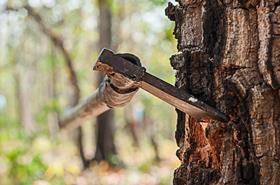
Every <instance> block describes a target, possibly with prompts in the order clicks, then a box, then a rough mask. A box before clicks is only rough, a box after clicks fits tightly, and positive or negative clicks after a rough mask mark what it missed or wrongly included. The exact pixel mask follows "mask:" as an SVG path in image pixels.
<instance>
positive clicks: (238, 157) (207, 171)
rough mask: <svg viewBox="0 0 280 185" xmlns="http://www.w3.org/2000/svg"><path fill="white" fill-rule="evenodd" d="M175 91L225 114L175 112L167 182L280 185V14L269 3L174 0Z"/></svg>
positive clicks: (276, 5) (170, 12)
mask: <svg viewBox="0 0 280 185" xmlns="http://www.w3.org/2000/svg"><path fill="white" fill-rule="evenodd" d="M177 1H178V2H179V4H178V5H176V6H174V5H172V4H171V3H170V4H169V6H168V8H167V9H166V14H167V15H168V17H169V18H170V19H171V20H173V21H175V23H176V27H175V31H174V35H175V37H176V39H177V40H178V50H179V51H180V53H179V54H176V55H174V56H172V57H171V65H172V66H173V68H174V69H175V70H176V71H177V74H176V78H177V81H176V86H177V87H178V88H181V89H184V90H185V91H187V92H190V93H192V94H194V95H196V97H197V98H199V99H202V100H204V101H205V102H207V103H208V104H210V105H212V106H215V107H216V108H217V109H219V110H221V111H222V112H224V113H226V114H227V115H228V116H229V117H230V121H229V122H228V123H226V124H222V123H220V122H218V121H213V120H212V121H211V120H210V121H207V122H198V121H196V120H194V119H193V118H190V117H189V116H187V115H185V114H183V113H182V112H180V111H178V122H177V130H176V140H177V144H178V146H179V149H178V151H177V156H178V157H179V159H180V160H181V161H182V165H181V166H180V167H179V168H178V169H177V170H176V171H175V174H174V175H175V177H174V184H176V185H181V184H199V185H200V184H232V185H235V184H252V185H253V184H263V185H266V184H271V185H277V184H280V161H279V158H280V142H279V141H280V133H279V132H280V130H279V129H280V125H279V124H280V97H279V87H280V71H279V68H280V64H279V56H280V55H279V53H280V49H279V45H280V37H279V35H280V29H279V24H280V8H279V2H278V1H276V0H268V1H264V0H246V1H241V0H239V1H238V0H231V1H220V0H211V1H210V0H198V1H193V0H177Z"/></svg>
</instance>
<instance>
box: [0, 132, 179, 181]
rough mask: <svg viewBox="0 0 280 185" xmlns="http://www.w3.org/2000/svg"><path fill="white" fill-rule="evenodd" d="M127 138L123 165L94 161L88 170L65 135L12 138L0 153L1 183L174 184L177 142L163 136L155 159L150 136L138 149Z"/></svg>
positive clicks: (123, 140) (121, 149) (120, 148)
mask: <svg viewBox="0 0 280 185" xmlns="http://www.w3.org/2000/svg"><path fill="white" fill-rule="evenodd" d="M126 137H128V136H124V135H122V137H119V138H118V139H117V141H116V142H117V146H118V152H119V156H120V160H121V161H122V162H123V163H124V167H123V168H111V167H110V166H109V165H108V164H107V163H106V162H101V163H99V164H92V166H91V167H90V169H88V170H86V171H82V167H81V162H80V159H79V156H78V152H77V149H76V147H75V146H74V145H73V143H72V142H71V139H70V138H68V137H65V135H64V136H60V138H56V139H51V138H47V137H41V136H39V137H37V138H35V139H34V140H32V141H31V143H27V142H26V141H22V140H18V139H13V140H10V141H9V142H5V146H4V145H2V146H1V148H2V151H1V152H3V153H1V154H0V179H2V180H0V184H1V185H2V184H3V185H5V184H7V185H9V184H15V183H17V184H22V185H25V184H33V185H64V184H67V185H68V184H69V185H72V184H73V185H169V184H172V178H173V172H174V169H175V168H176V167H178V166H179V160H178V159H177V158H176V155H175V151H176V148H177V147H176V144H175V142H174V141H170V140H167V139H164V140H163V139H160V142H159V149H160V157H161V161H160V162H155V160H154V152H153V149H152V147H151V146H149V142H148V139H143V142H141V146H140V148H135V147H132V145H131V143H129V139H128V138H126ZM120 143H122V144H120ZM21 151H25V152H21ZM4 154H5V155H6V156H5V155H4ZM7 156H8V157H7ZM11 156H12V157H11ZM12 168H14V169H12ZM11 172H13V173H14V174H11Z"/></svg>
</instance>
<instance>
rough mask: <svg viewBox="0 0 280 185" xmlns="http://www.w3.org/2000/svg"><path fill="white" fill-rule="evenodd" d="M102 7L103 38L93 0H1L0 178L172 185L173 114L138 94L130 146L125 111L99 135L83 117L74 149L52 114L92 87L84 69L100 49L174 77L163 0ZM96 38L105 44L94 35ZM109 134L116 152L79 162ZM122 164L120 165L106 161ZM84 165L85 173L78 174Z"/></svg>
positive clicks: (117, 1)
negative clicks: (124, 55)
mask: <svg viewBox="0 0 280 185" xmlns="http://www.w3.org/2000/svg"><path fill="white" fill-rule="evenodd" d="M103 2H105V1H102V4H103ZM26 5H29V6H26ZM107 5H108V7H107V10H106V11H108V12H109V13H110V14H111V18H110V19H111V21H108V20H107V21H104V23H105V22H108V24H109V22H111V36H109V34H108V36H107V34H106V33H105V32H103V31H100V30H101V26H100V24H99V22H100V20H99V19H101V16H99V10H100V2H98V1H97V0H96V1H92V0H81V1H76V0H69V1H66V0H30V1H19V0H18V1H17V0H9V1H0V9H1V13H0V41H1V42H0V48H1V49H0V76H1V78H0V184H32V183H34V184H40V183H47V182H48V183H49V184H137V183H141V182H142V184H145V183H148V184H161V183H162V184H170V182H171V179H172V174H173V168H175V167H176V166H177V159H176V158H175V155H174V153H175V150H176V146H175V144H174V141H173V138H174V137H173V135H174V133H173V132H174V130H175V125H174V123H175V113H174V112H175V111H174V109H173V108H172V107H170V106H168V105H166V104H165V103H163V102H161V101H159V100H158V99H156V98H154V97H152V96H150V95H148V94H146V93H144V92H139V93H138V95H137V97H135V98H134V100H133V103H132V104H131V105H130V106H131V107H132V108H131V109H132V110H134V111H133V112H132V113H131V114H133V116H134V119H136V120H137V121H136V123H135V128H136V130H135V132H136V133H137V136H136V137H138V147H133V146H134V145H133V140H134V139H133V137H131V135H132V134H131V133H132V132H133V131H131V129H126V128H127V127H128V126H127V121H126V117H127V116H125V114H126V113H125V112H126V111H124V109H125V108H121V109H117V110H114V111H115V119H114V120H113V119H111V118H110V119H111V120H112V122H111V123H110V124H113V125H114V126H111V125H110V126H109V127H106V128H105V131H106V133H104V132H101V131H100V132H98V130H99V128H100V127H99V126H97V125H100V126H104V127H105V124H98V123H97V124H94V125H95V127H93V126H92V121H89V122H88V123H85V124H84V125H83V126H82V127H81V128H80V129H79V130H78V132H77V133H76V134H77V136H78V137H76V141H77V142H76V144H78V145H76V146H78V147H75V145H73V142H71V140H72V139H71V138H72V137H73V133H69V132H67V133H66V132H65V133H64V132H63V133H61V132H58V119H59V115H61V113H63V112H64V111H67V109H68V108H69V107H71V106H73V105H75V104H77V103H78V102H79V100H80V99H83V98H85V97H87V96H88V95H89V94H90V93H91V92H92V91H93V90H94V89H96V88H97V85H98V81H100V78H99V79H98V77H97V75H96V74H95V73H94V72H92V65H93V64H94V63H95V59H96V57H97V55H98V53H99V52H100V48H102V47H110V48H112V49H113V50H115V51H117V52H131V53H135V54H136V55H138V56H139V57H140V59H141V61H142V63H143V65H144V66H146V67H147V69H148V70H149V71H150V72H151V73H153V74H155V75H157V76H159V77H160V78H163V79H165V80H166V81H168V82H170V83H174V81H175V79H174V73H173V71H172V69H171V67H170V64H169V60H168V58H169V56H170V55H171V54H172V53H174V52H175V48H176V43H175V41H174V39H173V36H172V32H173V31H172V30H173V25H172V24H171V23H170V22H169V21H168V19H167V18H166V17H165V15H164V8H165V7H166V1H162V0H154V1H150V0H143V1H137V0H114V1H113V0H111V1H108V4H107ZM30 10H33V11H34V12H35V13H37V14H38V15H39V16H40V18H41V22H40V20H39V21H38V16H34V15H33V16H32V15H30ZM108 12H107V13H108ZM36 17H37V19H36ZM106 26H108V25H106ZM108 30H110V29H106V31H108ZM102 34H104V35H105V36H103V37H104V38H106V39H110V38H109V37H111V41H102ZM103 42H104V43H103ZM105 42H106V43H105ZM75 76H76V77H75ZM93 80H94V81H96V82H93ZM109 114H111V113H109ZM144 115H145V116H144ZM147 120H148V121H147ZM94 122H95V121H94ZM97 122H98V121H97ZM101 122H103V121H101ZM151 123H152V124H151ZM108 128H110V129H108ZM109 130H111V131H112V134H115V136H114V138H115V146H114V147H112V148H113V150H115V151H118V157H117V156H116V155H115V152H114V153H113V155H111V154H110V157H106V156H102V157H101V158H100V159H101V160H104V159H105V160H108V161H109V163H108V162H104V161H102V162H101V163H99V164H98V165H97V164H96V163H95V162H94V161H93V162H92V163H91V165H89V163H87V162H86V161H88V160H91V159H94V157H96V158H95V159H97V158H99V157H100V156H98V155H99V152H98V150H99V149H100V148H98V146H100V145H98V143H99V142H98V134H99V135H100V136H102V137H104V136H108V135H106V134H107V132H108V131H109ZM112 138H113V137H112ZM100 139H101V140H102V141H104V138H99V140H100ZM112 141H113V140H112ZM111 146H113V142H112V145H111ZM96 147H97V148H96ZM114 148H115V149H114ZM107 154H108V152H106V155H107ZM80 156H82V159H83V160H84V161H83V160H80ZM170 156H174V158H172V159H170ZM157 158H160V159H161V162H160V163H155V162H154V159H157ZM98 160H99V159H98ZM81 161H83V163H81ZM120 161H122V163H123V164H124V165H125V168H124V169H119V170H116V169H115V170H113V169H112V168H110V167H109V164H110V163H111V164H117V163H119V162H120ZM85 165H88V166H87V167H90V169H89V170H86V171H84V172H82V169H83V166H85ZM112 179H113V180H112Z"/></svg>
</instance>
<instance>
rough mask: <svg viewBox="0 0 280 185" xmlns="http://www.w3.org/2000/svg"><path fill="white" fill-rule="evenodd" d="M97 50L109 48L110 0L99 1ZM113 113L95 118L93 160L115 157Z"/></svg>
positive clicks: (108, 112) (108, 160)
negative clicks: (94, 150)
mask: <svg viewBox="0 0 280 185" xmlns="http://www.w3.org/2000/svg"><path fill="white" fill-rule="evenodd" d="M98 8H99V18H98V20H99V26H98V27H99V49H100V51H101V49H102V48H104V47H106V48H111V45H112V43H111V42H112V41H111V40H112V31H111V29H112V28H111V26H112V23H111V19H112V18H111V9H110V8H111V7H110V0H99V1H98ZM103 78H104V75H102V74H101V73H99V75H98V80H97V84H100V83H101V82H102V80H103ZM114 130H115V128H114V112H113V110H110V111H107V112H105V113H103V114H101V115H100V116H98V117H97V120H96V152H95V158H94V159H95V160H96V161H102V160H105V161H107V162H109V163H111V162H112V161H111V159H112V157H113V156H116V155H117V151H116V146H115V139H114V135H115V134H114V132H115V131H114Z"/></svg>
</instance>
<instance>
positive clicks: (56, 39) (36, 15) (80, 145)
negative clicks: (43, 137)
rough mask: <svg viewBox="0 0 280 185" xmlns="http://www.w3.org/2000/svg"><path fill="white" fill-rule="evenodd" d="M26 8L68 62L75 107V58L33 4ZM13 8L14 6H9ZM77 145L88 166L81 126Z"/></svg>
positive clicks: (76, 94)
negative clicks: (73, 58)
mask: <svg viewBox="0 0 280 185" xmlns="http://www.w3.org/2000/svg"><path fill="white" fill-rule="evenodd" d="M24 8H25V9H26V10H27V12H28V15H29V16H30V17H31V18H32V19H33V20H34V21H35V22H36V23H37V24H38V26H39V28H40V29H41V31H42V32H43V33H44V34H45V35H46V36H47V37H48V38H49V40H50V41H51V43H52V44H53V46H54V47H55V48H56V49H57V50H58V51H59V52H60V53H61V55H62V56H63V59H64V61H65V64H66V69H67V71H68V74H69V75H68V79H69V84H70V86H71V90H72V94H71V99H70V103H69V104H70V106H71V107H74V106H76V105H77V104H78V103H79V101H80V87H79V83H78V77H77V74H76V72H75V68H74V66H73V63H74V62H73V60H72V58H71V55H70V53H69V52H68V50H67V49H66V48H65V46H64V42H63V40H62V39H61V38H60V37H59V36H58V35H56V34H55V32H53V31H52V29H51V28H49V27H48V26H47V25H46V24H45V23H44V21H43V19H42V17H41V15H40V14H39V13H37V12H36V11H35V10H34V9H33V8H32V7H31V6H29V5H25V6H24ZM8 9H13V8H8ZM72 135H74V138H75V141H76V145H77V147H78V149H79V153H80V157H81V160H82V163H83V167H84V168H87V167H88V165H89V160H88V159H86V156H85V153H84V150H83V148H84V145H83V131H82V128H81V127H78V128H77V130H75V131H74V132H73V134H72Z"/></svg>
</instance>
